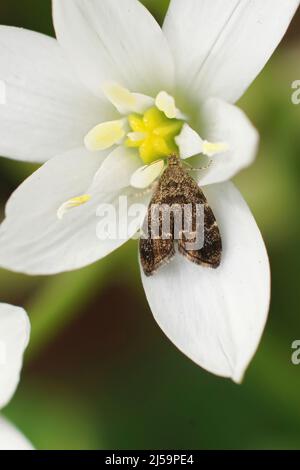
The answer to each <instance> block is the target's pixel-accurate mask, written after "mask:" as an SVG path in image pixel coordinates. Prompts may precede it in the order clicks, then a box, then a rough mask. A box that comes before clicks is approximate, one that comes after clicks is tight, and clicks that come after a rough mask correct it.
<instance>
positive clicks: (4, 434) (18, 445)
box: [0, 417, 33, 450]
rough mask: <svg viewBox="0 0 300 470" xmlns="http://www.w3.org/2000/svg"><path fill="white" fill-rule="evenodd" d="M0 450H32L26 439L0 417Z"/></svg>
mask: <svg viewBox="0 0 300 470" xmlns="http://www.w3.org/2000/svg"><path fill="white" fill-rule="evenodd" d="M0 450H33V447H32V445H31V443H30V442H29V441H28V440H27V439H26V437H25V436H23V434H21V433H20V431H19V430H18V429H16V428H15V426H13V425H12V424H11V423H9V422H8V421H7V420H6V419H5V418H4V417H0Z"/></svg>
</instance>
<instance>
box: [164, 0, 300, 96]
mask: <svg viewBox="0 0 300 470" xmlns="http://www.w3.org/2000/svg"><path fill="white" fill-rule="evenodd" d="M298 5H299V0H284V1H282V0H263V1H262V0H226V1H224V0H214V1H212V0H184V1H183V0H172V1H171V5H170V8H169V11H168V14H167V16H166V20H165V24H164V27H163V30H164V32H165V34H166V36H167V38H168V40H169V43H170V46H171V49H172V52H173V55H174V58H175V70H176V73H177V74H178V78H177V80H178V83H179V85H180V86H182V87H184V88H185V89H186V90H189V92H190V97H191V99H193V100H194V99H196V97H198V98H202V99H203V98H207V97H210V96H217V97H219V98H223V99H225V100H226V101H229V102H236V101H237V100H238V99H239V98H240V97H241V95H242V94H243V93H244V92H245V90H246V89H247V88H248V86H249V85H250V84H251V82H252V81H253V80H254V79H255V78H256V76H257V75H258V74H259V72H260V71H261V70H262V68H263V67H264V65H265V64H266V62H267V61H268V60H269V58H270V56H271V55H272V53H273V52H274V50H275V49H276V47H277V45H278V44H279V42H280V41H281V39H282V37H283V35H284V34H285V32H286V30H287V28H288V25H289V23H290V21H291V19H292V17H293V15H294V13H295V11H296V9H297V8H298Z"/></svg>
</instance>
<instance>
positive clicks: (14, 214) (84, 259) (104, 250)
mask: <svg viewBox="0 0 300 470" xmlns="http://www.w3.org/2000/svg"><path fill="white" fill-rule="evenodd" d="M102 158H103V157H102V155H101V154H100V155H98V154H97V153H89V152H87V151H85V150H84V149H82V150H78V151H77V152H68V153H67V154H63V155H59V156H57V157H55V158H53V159H51V160H49V161H48V162H47V163H45V165H43V166H42V167H41V168H40V169H39V170H38V171H36V172H35V173H34V174H33V175H32V176H31V177H30V178H28V179H27V180H26V181H25V182H24V183H23V184H22V185H21V186H20V187H19V188H18V189H17V191H16V192H15V193H14V194H13V195H12V197H11V199H10V200H9V202H8V204H7V209H6V219H5V221H4V222H3V223H2V226H1V227H0V265H1V266H2V267H4V268H7V269H10V270H13V271H19V272H24V273H28V274H54V273H58V272H62V271H70V270H73V269H78V268H81V267H83V266H86V265H88V264H90V263H93V262H94V261H96V260H98V259H100V258H103V257H104V256H106V255H107V254H109V253H110V252H111V251H113V250H114V249H116V248H118V247H119V246H120V245H122V244H123V243H124V242H125V241H126V239H125V238H122V239H119V238H118V237H116V238H115V239H112V240H99V238H97V227H98V223H99V218H97V216H96V211H97V208H98V207H99V205H101V204H103V203H110V204H112V206H117V204H118V196H119V194H118V193H117V194H116V193H109V194H103V193H102V192H101V188H99V191H98V193H97V192H95V193H94V194H92V198H91V200H90V201H89V202H87V203H86V204H84V205H82V206H80V207H76V208H74V209H72V210H70V211H68V213H66V214H65V216H64V218H63V219H62V220H59V219H58V217H57V211H58V209H59V207H60V206H61V204H62V203H64V202H65V201H68V200H69V199H71V198H72V197H75V196H79V195H82V194H86V191H87V188H88V187H89V186H90V184H91V182H92V179H93V176H94V174H95V173H96V171H97V169H98V167H99V166H100V162H101V159H102ZM148 199H149V195H144V194H143V193H141V192H138V191H136V190H135V191H133V190H131V192H130V193H129V194H128V206H130V205H131V204H133V203H138V202H143V201H145V204H146V205H147V204H148ZM116 213H117V216H118V207H117V211H116ZM122 216H123V219H126V217H127V213H126V212H125V213H123V214H122ZM123 219H122V221H121V223H122V222H123ZM132 219H134V220H136V217H132ZM126 220H127V219H126ZM131 222H132V220H130V221H129V223H130V225H131V232H130V233H129V234H128V238H130V237H131V236H133V235H134V233H135V231H136V230H137V229H138V228H139V224H140V223H141V222H140V221H138V220H137V221H136V227H134V226H133V224H131ZM132 232H133V233H132Z"/></svg>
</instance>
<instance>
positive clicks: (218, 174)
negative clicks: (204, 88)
mask: <svg viewBox="0 0 300 470" xmlns="http://www.w3.org/2000/svg"><path fill="white" fill-rule="evenodd" d="M202 118H203V121H204V122H205V124H206V134H205V137H206V138H207V140H209V142H224V143H225V144H227V146H228V150H227V151H225V152H223V153H220V154H218V155H215V156H214V157H213V158H212V161H211V164H210V165H209V167H208V168H207V170H206V171H203V173H199V181H200V184H201V185H207V184H212V183H219V182H222V181H227V180H229V179H231V178H232V177H233V176H235V175H236V174H237V173H239V172H240V171H241V170H242V169H243V168H246V167H248V166H249V165H251V163H253V161H254V159H255V156H256V153H257V149H258V143H259V135H258V132H257V130H256V129H255V128H254V126H253V125H252V123H251V122H250V121H249V119H248V118H247V116H246V115H245V113H244V112H243V111H242V110H241V109H239V108H237V107H236V106H234V105H231V104H228V103H225V102H224V101H222V100H219V99H217V98H211V99H209V100H207V101H206V102H205V103H204V106H203V108H202ZM225 150H226V148H225Z"/></svg>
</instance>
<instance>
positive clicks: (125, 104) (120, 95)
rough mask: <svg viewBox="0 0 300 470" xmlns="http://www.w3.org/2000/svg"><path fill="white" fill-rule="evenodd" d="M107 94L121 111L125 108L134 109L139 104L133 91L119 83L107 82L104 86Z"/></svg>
mask: <svg viewBox="0 0 300 470" xmlns="http://www.w3.org/2000/svg"><path fill="white" fill-rule="evenodd" d="M103 91H104V94H105V96H106V97H107V98H108V99H109V101H110V102H111V103H112V104H113V105H114V106H115V107H116V108H117V109H118V110H119V111H120V112H121V113H123V111H124V110H127V109H131V110H133V109H134V108H135V107H136V105H137V98H136V96H135V95H134V94H133V93H131V92H130V91H129V90H127V88H124V87H122V86H121V85H118V84H117V83H113V82H111V83H107V84H105V85H104V87H103Z"/></svg>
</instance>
